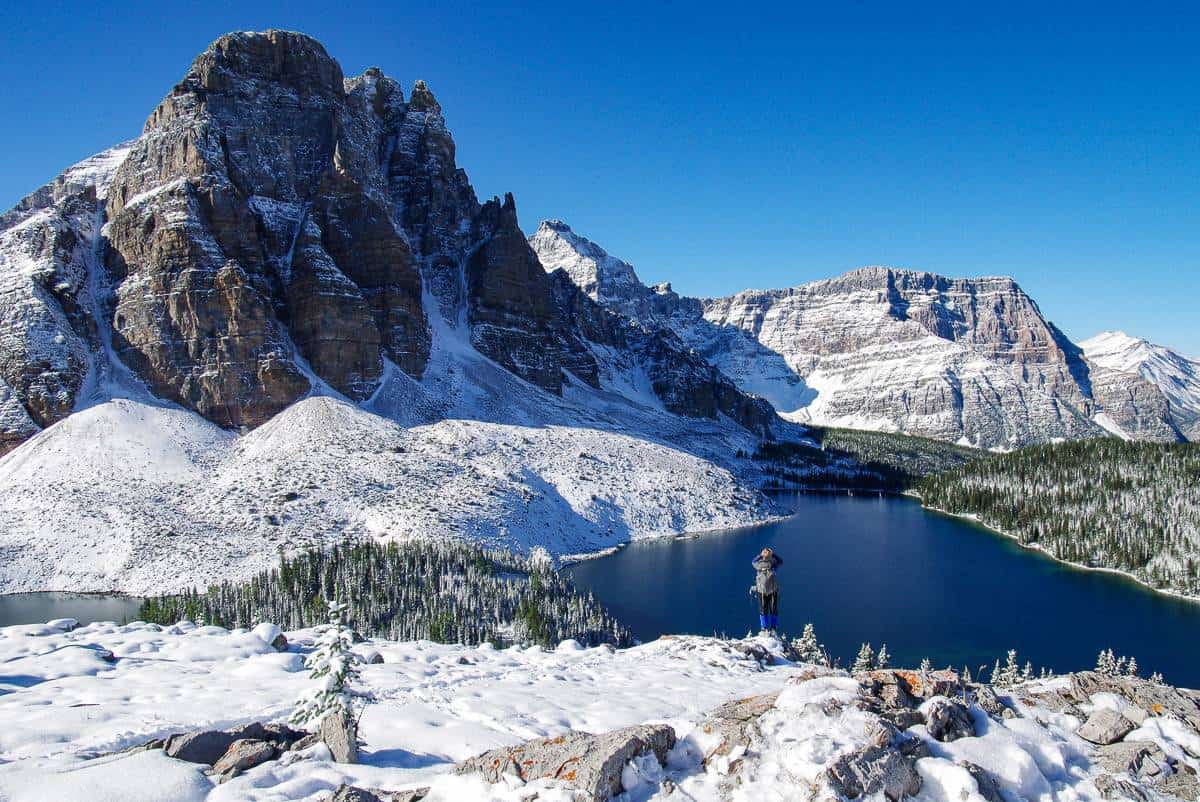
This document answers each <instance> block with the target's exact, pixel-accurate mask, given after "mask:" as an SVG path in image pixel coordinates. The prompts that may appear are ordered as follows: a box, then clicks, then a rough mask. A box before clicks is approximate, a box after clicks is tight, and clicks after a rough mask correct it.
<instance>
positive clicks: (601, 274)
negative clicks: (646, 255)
mask: <svg viewBox="0 0 1200 802" xmlns="http://www.w3.org/2000/svg"><path fill="white" fill-rule="evenodd" d="M529 245H530V247H532V248H533V251H534V253H536V254H537V256H538V260H539V261H541V263H542V267H544V268H545V269H546V272H547V273H552V272H554V271H555V270H558V269H560V268H561V269H562V270H563V271H564V272H566V274H567V275H568V276H570V278H571V281H572V282H574V283H575V286H577V287H579V289H581V290H582V291H583V292H584V293H586V294H587V295H589V296H591V298H592V300H605V299H609V300H619V299H623V298H626V297H627V296H629V295H630V293H634V294H639V295H644V294H645V292H646V289H645V287H644V286H642V282H641V281H640V280H639V279H638V276H637V273H636V272H635V271H634V269H633V265H631V264H629V263H628V262H625V261H622V260H621V259H618V258H617V257H615V256H612V255H611V254H609V252H608V251H606V250H604V249H603V248H601V247H600V246H599V245H597V244H596V243H594V242H592V241H591V240H590V239H588V238H587V237H584V236H582V235H580V234H577V233H576V232H575V231H573V230H572V229H571V227H570V226H569V225H567V224H566V223H565V222H563V221H562V220H558V219H550V220H543V221H542V222H541V224H540V225H539V226H538V230H537V232H536V233H534V235H533V236H532V237H530V238H529Z"/></svg>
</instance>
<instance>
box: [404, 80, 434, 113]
mask: <svg viewBox="0 0 1200 802" xmlns="http://www.w3.org/2000/svg"><path fill="white" fill-rule="evenodd" d="M408 103H409V108H411V109H412V110H413V111H434V112H439V113H440V112H441V110H442V106H441V104H440V103H438V102H437V98H435V97H434V96H433V91H432V90H430V88H429V87H428V86H427V85H426V84H425V82H424V81H422V80H420V79H417V81H416V82H415V83H414V84H413V88H412V93H411V95H410V96H409V101H408Z"/></svg>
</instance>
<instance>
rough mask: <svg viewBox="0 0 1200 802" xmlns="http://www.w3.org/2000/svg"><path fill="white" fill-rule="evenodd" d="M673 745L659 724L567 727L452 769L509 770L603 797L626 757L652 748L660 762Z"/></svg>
mask: <svg viewBox="0 0 1200 802" xmlns="http://www.w3.org/2000/svg"><path fill="white" fill-rule="evenodd" d="M674 746H675V731H674V730H673V729H671V727H669V726H667V725H665V724H643V725H640V726H636V727H625V728H624V729H619V730H613V731H612V732H607V733H603V734H601V735H589V734H587V733H584V732H574V731H572V732H568V733H566V734H565V735H560V736H558V737H556V738H541V739H539V740H535V741H527V742H525V743H523V744H519V745H517V746H510V747H501V748H499V749H493V750H491V751H489V752H484V753H483V754H481V755H477V756H475V757H473V758H470V759H468V760H464V761H463V762H462V763H459V764H458V766H456V767H455V772H456V773H458V774H473V773H479V774H482V775H483V778H484V779H485V780H487V781H488V782H492V783H495V782H499V781H500V780H501V778H502V777H503V776H504V775H505V774H515V775H516V776H517V777H519V778H521V779H522V780H524V781H526V782H528V781H530V780H534V779H538V778H550V779H555V780H559V781H561V782H564V783H566V784H568V785H570V786H572V787H574V788H576V789H578V790H580V791H583V792H584V794H585V795H586V797H587V798H588V799H590V800H592V802H605V800H607V799H609V798H610V797H612V796H614V795H616V794H619V793H621V792H622V785H621V773H622V770H623V769H624V768H625V765H626V764H627V763H629V761H630V760H632V759H633V758H635V757H637V756H639V755H645V754H650V753H653V755H654V757H655V759H656V760H658V762H659V763H664V764H665V763H666V760H667V753H668V752H669V751H670V750H671V748H672V747H674Z"/></svg>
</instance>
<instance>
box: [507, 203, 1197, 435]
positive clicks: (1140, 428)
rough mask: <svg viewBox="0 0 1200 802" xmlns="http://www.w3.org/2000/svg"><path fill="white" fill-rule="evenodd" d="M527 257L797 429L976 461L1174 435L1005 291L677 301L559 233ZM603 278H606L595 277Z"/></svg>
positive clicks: (818, 291)
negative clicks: (677, 341) (935, 447)
mask: <svg viewBox="0 0 1200 802" xmlns="http://www.w3.org/2000/svg"><path fill="white" fill-rule="evenodd" d="M530 244H531V245H532V246H533V248H534V251H535V252H536V253H537V254H538V258H539V259H540V260H541V262H542V264H543V266H544V267H545V268H546V269H547V270H548V271H556V270H560V269H561V270H562V271H563V273H564V274H565V275H567V276H570V277H571V278H572V279H573V280H576V281H577V283H579V286H580V289H581V290H582V291H584V292H587V293H589V295H590V296H591V297H592V298H594V299H595V300H597V301H598V302H600V303H604V304H606V305H608V306H610V307H611V308H614V309H617V310H619V311H620V312H621V313H622V314H626V315H630V316H634V317H636V318H637V319H639V320H641V321H643V322H644V323H645V324H647V325H657V326H661V327H664V328H668V329H670V330H672V331H674V332H676V333H677V334H678V335H679V336H680V337H681V338H682V339H683V340H684V341H685V342H686V343H688V344H689V345H690V346H692V347H693V348H695V349H696V350H697V351H698V352H699V353H702V354H704V355H705V356H706V357H707V358H708V359H709V360H710V361H712V362H713V363H714V364H715V365H717V366H718V367H720V368H721V370H722V371H723V372H724V373H726V374H727V375H729V376H730V377H731V378H733V379H734V380H735V381H736V382H737V383H738V384H739V386H740V387H741V388H742V389H743V390H747V391H749V392H753V393H756V394H759V395H762V396H763V397H765V398H767V399H768V400H770V401H771V402H772V404H774V405H775V407H776V408H777V409H778V410H780V412H781V413H782V414H784V415H786V416H789V417H791V418H793V419H795V420H798V421H805V422H813V423H819V424H825V425H833V426H846V427H852V428H865V429H879V430H885V431H902V432H906V433H910V434H920V435H925V436H928V437H935V438H939V439H942V440H949V441H954V442H961V443H965V444H969V445H976V446H981V447H985V448H1013V447H1016V446H1021V445H1026V444H1030V443H1036V442H1046V441H1050V440H1055V439H1076V438H1083V437H1095V436H1101V435H1103V434H1105V430H1106V428H1107V429H1114V430H1117V431H1119V432H1121V433H1122V434H1123V435H1126V436H1135V437H1138V438H1142V439H1153V440H1163V441H1174V440H1178V439H1179V437H1180V435H1179V431H1178V430H1177V428H1176V426H1175V425H1174V423H1173V422H1172V420H1171V417H1170V415H1169V412H1168V409H1167V400H1166V398H1164V397H1163V395H1162V394H1161V393H1160V392H1158V391H1157V389H1156V388H1155V387H1154V386H1153V385H1151V384H1149V383H1146V382H1140V383H1139V382H1136V381H1134V382H1130V381H1128V380H1126V379H1124V378H1123V379H1122V380H1121V381H1120V382H1114V381H1112V376H1111V375H1107V374H1106V372H1105V371H1103V370H1101V371H1098V372H1097V371H1095V370H1094V368H1093V366H1092V365H1091V364H1089V362H1088V360H1087V359H1085V358H1084V355H1083V353H1082V351H1081V349H1080V348H1079V347H1078V346H1077V345H1075V344H1074V343H1072V342H1071V341H1070V340H1068V339H1067V337H1066V336H1065V335H1064V334H1063V333H1062V332H1061V331H1059V330H1058V329H1057V328H1056V327H1055V326H1054V324H1052V323H1050V322H1049V321H1048V320H1046V319H1045V317H1044V316H1043V315H1042V313H1041V310H1040V309H1039V308H1038V306H1037V304H1036V303H1035V302H1034V301H1033V299H1032V298H1030V297H1029V296H1028V295H1026V294H1025V292H1024V291H1023V290H1021V288H1020V287H1019V286H1018V285H1017V284H1016V282H1014V281H1013V280H1012V279H1010V278H1003V277H990V278H978V279H951V278H945V277H943V276H938V275H935V274H932V273H926V272H920V271H913V270H899V269H894V268H887V267H868V268H863V269H860V270H855V271H852V272H850V273H847V274H845V275H842V276H838V277H836V278H832V279H827V280H824V281H817V282H813V283H810V284H804V285H801V286H798V287H793V288H790V289H784V290H747V291H745V292H741V293H738V294H737V295H734V296H731V297H728V298H713V299H692V298H682V297H680V296H678V295H677V294H675V293H674V292H672V291H671V289H670V286H669V285H661V286H658V287H654V288H652V289H651V288H648V287H645V286H644V285H641V284H640V283H638V284H637V285H636V286H634V285H633V283H632V282H631V280H630V277H631V276H634V275H635V274H634V272H633V268H632V267H631V266H629V265H628V264H626V263H624V262H621V261H620V260H618V259H615V258H614V257H612V256H610V255H608V254H607V253H606V252H605V251H604V250H603V249H602V248H599V247H598V246H596V245H595V244H594V243H591V242H590V241H588V240H587V239H586V238H584V237H582V236H580V235H579V234H577V233H575V232H573V231H571V230H570V228H569V227H568V226H567V225H566V224H564V223H562V222H561V221H554V222H553V223H545V224H543V225H542V226H541V227H540V228H539V230H538V232H537V233H536V234H535V235H534V236H533V237H531V238H530ZM609 276H612V278H609Z"/></svg>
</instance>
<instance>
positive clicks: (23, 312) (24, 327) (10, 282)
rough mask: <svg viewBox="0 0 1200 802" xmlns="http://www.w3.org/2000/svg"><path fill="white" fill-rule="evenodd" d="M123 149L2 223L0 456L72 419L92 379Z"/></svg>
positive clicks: (67, 175)
mask: <svg viewBox="0 0 1200 802" xmlns="http://www.w3.org/2000/svg"><path fill="white" fill-rule="evenodd" d="M126 151H127V147H126V146H118V147H116V148H113V149H112V150H108V151H105V152H104V153H101V154H99V155H97V156H94V157H93V158H91V159H87V160H86V161H83V162H80V163H79V164H77V165H75V166H74V167H72V168H71V169H70V170H67V171H66V172H64V173H63V174H62V175H61V176H59V177H58V178H56V179H55V180H54V181H52V182H51V183H49V184H47V185H46V186H44V187H42V188H41V189H39V190H37V191H36V192H34V193H33V194H31V195H29V196H28V197H27V198H25V199H24V200H22V201H21V202H20V203H18V204H17V206H16V207H15V208H13V209H12V210H11V211H9V212H7V213H6V214H4V215H2V216H0V454H3V453H4V452H5V451H7V450H9V449H10V448H12V447H14V446H16V445H17V444H19V443H20V442H21V441H22V440H24V439H25V438H27V437H29V436H30V435H32V434H35V433H36V432H37V431H38V430H39V429H40V428H42V427H45V426H49V425H50V424H52V423H56V422H57V421H59V420H62V419H63V418H64V417H66V416H67V415H69V414H70V413H71V412H72V411H73V410H74V408H75V405H76V403H77V402H78V400H79V397H80V395H81V393H82V392H84V391H85V385H87V384H88V383H89V381H91V382H94V381H95V380H96V378H97V377H96V376H95V367H96V365H95V364H94V363H95V361H96V360H95V358H94V354H95V352H96V351H97V350H98V349H100V347H101V342H100V339H99V336H98V332H97V327H96V321H95V318H94V314H93V313H94V301H95V298H94V295H95V293H94V286H93V284H92V278H93V275H94V273H95V269H96V265H97V261H98V260H97V257H96V252H95V249H94V248H93V242H94V238H95V234H96V229H97V227H98V225H99V220H100V211H101V209H102V205H103V197H104V193H105V191H106V189H107V186H108V182H109V180H110V179H111V177H112V173H113V171H114V170H115V169H116V168H117V165H119V164H120V162H121V160H122V159H123V158H124V156H125V153H126Z"/></svg>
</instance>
